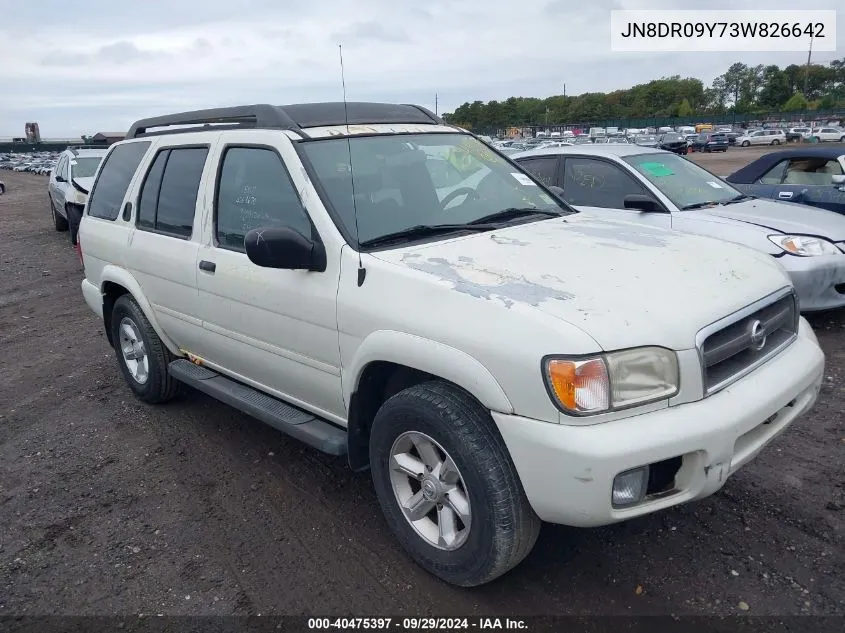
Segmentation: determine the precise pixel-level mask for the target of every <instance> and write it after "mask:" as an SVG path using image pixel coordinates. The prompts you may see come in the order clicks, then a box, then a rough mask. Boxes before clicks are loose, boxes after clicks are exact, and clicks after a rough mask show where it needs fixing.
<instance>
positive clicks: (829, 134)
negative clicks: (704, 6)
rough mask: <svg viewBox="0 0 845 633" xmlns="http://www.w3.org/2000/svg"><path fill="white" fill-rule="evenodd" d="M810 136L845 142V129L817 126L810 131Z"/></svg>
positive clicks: (823, 140)
mask: <svg viewBox="0 0 845 633" xmlns="http://www.w3.org/2000/svg"><path fill="white" fill-rule="evenodd" d="M810 136H815V137H818V139H819V140H820V141H822V142H825V141H832V142H834V143H836V142H839V143H845V130H843V129H841V128H838V127H816V128H813V131H812V132H810Z"/></svg>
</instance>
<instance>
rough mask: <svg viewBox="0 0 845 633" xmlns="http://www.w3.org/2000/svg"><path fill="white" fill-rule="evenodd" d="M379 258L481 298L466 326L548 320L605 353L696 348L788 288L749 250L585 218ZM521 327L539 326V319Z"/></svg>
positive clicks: (768, 262) (769, 263) (771, 265)
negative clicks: (724, 322) (713, 327)
mask: <svg viewBox="0 0 845 633" xmlns="http://www.w3.org/2000/svg"><path fill="white" fill-rule="evenodd" d="M373 255H374V256H375V257H378V258H379V259H381V260H384V261H386V262H389V263H391V264H395V265H397V266H402V267H405V268H408V269H412V270H414V271H418V272H421V273H424V274H426V275H427V276H428V278H429V279H430V281H431V282H432V283H438V284H441V285H442V286H443V287H444V289H447V290H448V291H450V292H458V293H463V294H465V295H468V296H470V297H473V298H474V299H476V300H477V301H478V304H477V305H478V306H479V307H478V309H477V311H475V312H474V313H472V314H469V315H466V316H465V317H464V319H470V320H471V319H473V318H478V319H484V318H485V316H484V314H485V313H484V311H485V310H490V309H499V310H501V309H509V310H511V311H512V312H513V313H514V319H516V318H517V316H516V315H520V314H522V315H525V314H526V311H528V312H533V313H535V314H536V312H539V313H541V315H542V316H544V317H551V318H553V319H558V320H560V321H565V322H567V323H570V324H572V325H575V326H576V327H578V328H580V329H581V330H582V331H583V332H585V333H586V334H588V335H589V336H591V337H592V338H593V339H594V340H595V341H596V342H597V343H598V344H599V346H600V347H601V348H603V349H605V350H614V349H622V348H626V347H635V346H638V345H663V346H666V347H669V348H672V349H676V350H681V349H689V348H692V347H694V343H695V335H696V332H698V330H699V329H701V328H702V327H704V326H705V325H708V324H710V323H712V322H713V321H716V320H718V319H720V318H722V317H724V316H726V315H728V314H731V313H733V312H734V311H736V310H739V309H740V308H742V307H744V306H746V305H748V304H750V303H752V302H754V301H756V300H758V299H760V298H761V297H764V296H766V295H767V294H769V293H771V292H774V291H776V290H778V289H780V288H783V287H784V286H787V285H789V279H788V277H787V276H786V273H785V272H784V271H783V269H782V268H781V267H780V266H779V265H778V264H777V263H776V262H775V261H774V260H773V258H771V257H768V256H766V255H763V254H761V253H758V252H756V251H753V250H751V249H748V248H746V247H744V246H740V245H737V244H731V243H728V242H724V241H721V240H714V239H711V238H707V237H701V236H697V235H692V234H686V233H680V232H676V231H671V230H667V229H660V228H656V227H649V226H646V225H642V224H634V223H632V222H621V221H615V220H606V219H603V218H597V217H592V216H589V215H587V214H586V213H581V214H578V215H572V216H567V217H565V218H560V219H550V220H544V221H538V222H533V223H529V224H523V225H520V226H515V227H511V228H507V229H503V230H500V231H493V232H485V233H475V234H472V235H470V236H467V237H460V238H456V239H451V240H445V241H440V242H435V243H428V244H420V245H415V246H409V247H404V248H399V249H392V250H388V251H381V252H377V253H373ZM514 327H531V320H530V315H529V316H528V318H526V317H525V316H523V317H522V319H521V320H520V321H516V320H514ZM503 335H505V333H503Z"/></svg>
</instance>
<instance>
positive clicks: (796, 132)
mask: <svg viewBox="0 0 845 633" xmlns="http://www.w3.org/2000/svg"><path fill="white" fill-rule="evenodd" d="M811 132H812V128H809V127H803V126H799V127H791V128H789V129H788V130H787V131H786V140H787V142H794V141H799V142H800V141H803V140H804V139H805V138H806V137H807V136H809V135H810V133H811Z"/></svg>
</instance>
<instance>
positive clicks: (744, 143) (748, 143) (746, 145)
mask: <svg viewBox="0 0 845 633" xmlns="http://www.w3.org/2000/svg"><path fill="white" fill-rule="evenodd" d="M749 145H751V142H750V141H743V142H742V147H748V146H749Z"/></svg>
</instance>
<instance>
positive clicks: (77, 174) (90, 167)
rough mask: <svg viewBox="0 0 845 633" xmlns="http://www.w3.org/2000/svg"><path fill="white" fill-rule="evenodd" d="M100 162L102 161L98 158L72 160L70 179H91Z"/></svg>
mask: <svg viewBox="0 0 845 633" xmlns="http://www.w3.org/2000/svg"><path fill="white" fill-rule="evenodd" d="M101 160H103V159H102V158H101V157H100V156H89V157H87V158H74V159H72V160H71V161H70V173H71V178H92V177H93V176H94V173H95V172H96V171H97V165H99V164H100V161H101Z"/></svg>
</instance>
